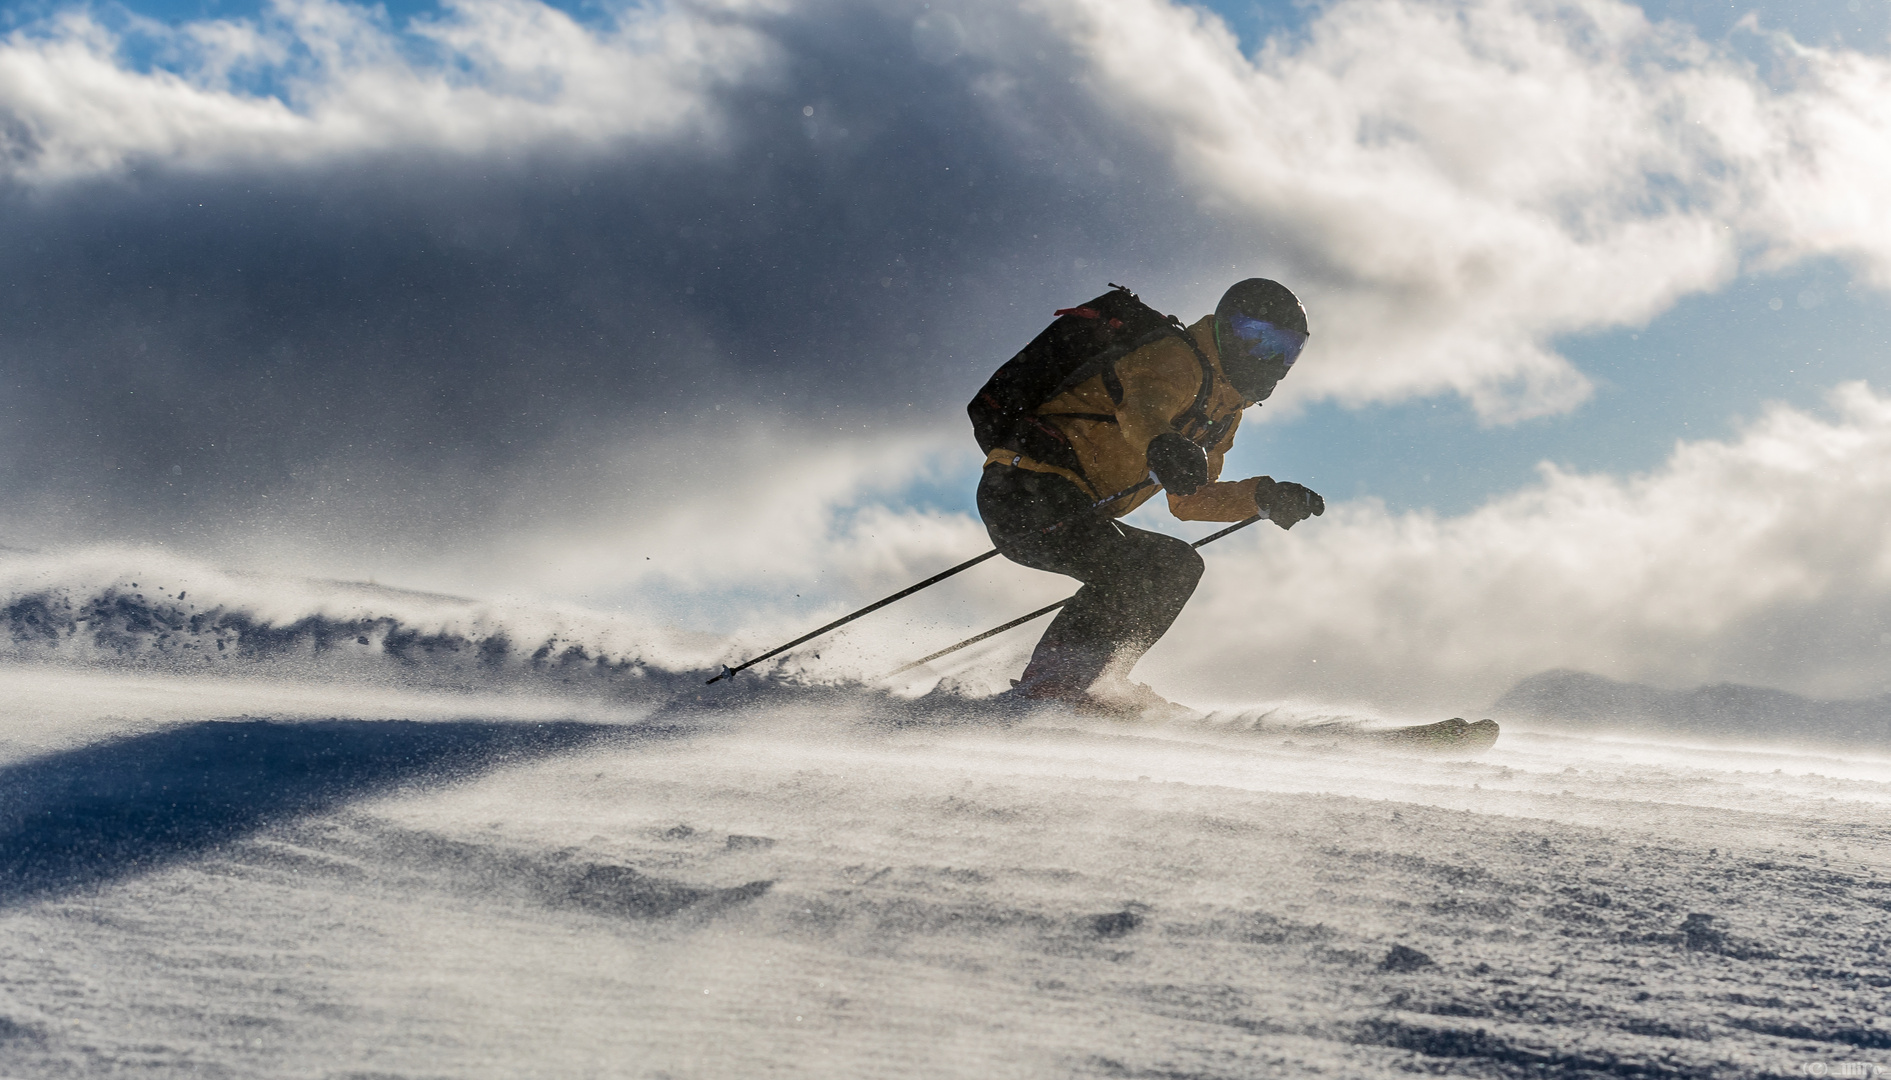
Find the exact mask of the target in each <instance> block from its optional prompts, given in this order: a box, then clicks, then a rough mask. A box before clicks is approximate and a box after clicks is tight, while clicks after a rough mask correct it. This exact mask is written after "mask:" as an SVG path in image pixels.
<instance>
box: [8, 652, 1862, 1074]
mask: <svg viewBox="0 0 1891 1080" xmlns="http://www.w3.org/2000/svg"><path fill="white" fill-rule="evenodd" d="M0 678H5V679H6V680H7V684H8V685H9V686H11V687H19V688H22V692H21V693H19V694H16V695H14V696H12V697H10V698H8V699H7V701H6V703H5V704H4V705H0V731H4V733H5V735H6V736H7V739H8V742H7V746H8V747H9V749H8V750H7V755H8V756H7V760H6V763H5V764H4V766H0V772H3V773H4V775H0V791H4V792H5V793H6V794H5V798H4V802H0V808H3V810H0V860H3V861H0V871H3V873H0V1018H4V1019H3V1020H0V1075H7V1076H34V1077H40V1076H102V1075H119V1074H128V1073H134V1072H135V1073H137V1074H138V1075H141V1076H151V1077H172V1076H175V1077H184V1076H191V1077H199V1076H218V1075H221V1076H270V1077H277V1076H281V1077H365V1076H373V1077H415V1078H418V1077H440V1076H452V1077H495V1078H497V1077H505V1078H514V1077H569V1076H634V1077H659V1076H664V1077H731V1078H750V1077H765V1076H806V1077H822V1078H828V1077H861V1078H876V1080H877V1078H880V1077H886V1076H891V1075H907V1076H920V1077H932V1076H965V1077H1069V1076H1095V1077H1184V1076H1185V1077H1215V1078H1221V1077H1226V1078H1235V1077H1254V1076H1286V1075H1293V1076H1300V1075H1316V1076H1317V1075H1324V1076H1337V1077H1360V1076H1377V1075H1391V1074H1402V1073H1406V1072H1418V1073H1422V1074H1439V1075H1456V1076H1518V1077H1522V1076H1530V1077H1541V1076H1558V1077H1576V1076H1582V1077H1592V1076H1642V1077H1715V1078H1721V1077H1786V1076H1795V1077H1797V1076H1805V1075H1810V1074H1809V1073H1808V1071H1807V1070H1808V1068H1810V1067H1814V1066H1819V1067H1827V1068H1832V1069H1836V1068H1838V1067H1840V1066H1849V1065H1854V1064H1863V1063H1879V1064H1886V1065H1891V1049H1888V1048H1891V1027H1887V1026H1886V1025H1885V1023H1884V1021H1883V1020H1882V1018H1881V1013H1882V1008H1881V1003H1882V995H1883V992H1884V987H1886V986H1888V985H1891V952H1886V951H1885V948H1886V934H1887V926H1888V925H1891V916H1887V914H1886V912H1887V910H1888V909H1891V852H1887V848H1886V837H1887V835H1888V830H1887V825H1891V761H1886V760H1882V759H1874V758H1864V757H1858V756H1850V757H1846V756H1837V755H1816V754H1809V753H1795V752H1790V751H1783V750H1756V749H1741V748H1738V747H1735V746H1730V745H1706V744H1697V745H1693V746H1681V745H1675V744H1672V743H1666V742H1659V741H1651V740H1641V741H1633V740H1625V739H1605V738H1600V737H1584V736H1570V735H1557V734H1533V733H1529V732H1518V731H1512V732H1509V733H1507V734H1506V736H1505V738H1504V739H1503V740H1502V741H1501V742H1500V743H1499V744H1498V746H1497V748H1496V749H1494V750H1493V751H1491V752H1490V753H1488V754H1487V755H1485V756H1484V757H1482V758H1480V759H1478V760H1476V761H1454V760H1449V759H1434V758H1411V757H1402V756H1395V755H1388V754H1382V753H1376V752H1373V751H1370V750H1367V749H1362V748H1360V747H1359V746H1356V745H1351V744H1343V743H1337V742H1331V741H1324V740H1322V739H1321V738H1319V737H1318V736H1316V735H1312V734H1309V733H1307V732H1304V731H1302V732H1292V731H1288V732H1282V731H1280V730H1278V729H1277V728H1275V727H1272V726H1262V727H1258V728H1257V727H1256V726H1255V725H1252V724H1250V723H1247V722H1245V721H1242V720H1224V721H1221V722H1212V723H1191V724H1172V725H1160V726H1123V725H1105V724H1099V723H1094V722H1084V721H1078V720H1076V719H1074V718H1066V719H1058V718H1055V717H1049V718H1040V719H1038V720H1036V721H1033V722H1030V723H1024V724H994V723H989V722H981V721H979V720H978V719H977V717H976V716H975V715H964V714H955V713H954V712H953V711H952V710H948V709H933V710H930V711H928V710H927V709H925V708H922V707H919V706H916V705H915V704H914V703H910V702H900V701H896V700H893V699H888V698H884V697H879V696H876V695H872V694H866V693H864V692H858V691H843V690H801V691H792V690H770V689H769V688H767V687H766V686H760V685H757V686H753V687H750V688H749V689H748V690H747V692H746V693H745V695H743V696H741V697H739V698H737V699H736V700H735V701H734V702H733V703H730V702H727V701H725V700H723V699H712V700H709V701H703V702H698V701H697V700H695V697H694V695H690V696H687V697H684V698H681V699H671V700H669V701H667V702H665V703H663V704H662V705H661V706H660V707H657V708H654V709H650V708H644V707H638V708H635V709H632V708H629V707H623V708H622V709H620V711H619V712H617V713H612V712H610V711H609V707H608V706H607V705H605V704H602V703H598V702H596V701H593V702H592V705H591V706H590V707H591V709H592V711H591V712H590V713H589V714H588V715H586V716H585V717H584V718H582V719H577V720H570V721H563V722H558V721H554V720H552V719H551V717H553V716H555V715H556V710H555V708H553V709H550V710H549V711H548V708H547V705H546V699H545V698H543V697H539V696H533V695H520V694H517V693H515V692H511V691H507V692H503V693H484V694H482V693H479V692H474V691H458V692H454V693H451V694H448V693H433V694H421V693H419V692H416V691H411V690H402V691H391V690H387V689H385V688H375V687H372V686H368V685H363V686H358V687H353V688H349V687H345V686H342V685H341V684H339V683H337V682H336V681H334V680H332V679H331V680H323V681H317V682H314V683H308V684H301V685H298V684H294V683H291V682H289V681H286V680H253V681H250V682H247V683H246V682H244V681H243V680H232V679H229V678H227V677H225V678H217V679H203V678H192V677H186V676H182V675H173V674H155V673H150V672H138V671H124V670H119V671H96V670H84V671H73V670H71V669H69V668H67V669H49V668H47V667H45V666H42V665H35V666H31V667H19V666H15V667H12V668H9V669H7V670H5V671H4V672H0ZM245 694H248V695H250V696H251V698H252V700H253V701H254V702H255V703H256V704H258V706H259V708H257V709H253V710H250V711H251V712H252V714H253V715H252V716H251V717H249V718H246V719H235V720H215V719H209V717H214V716H216V715H219V714H220V713H221V714H227V712H228V711H229V706H230V705H231V704H232V703H233V701H234V700H235V699H237V698H240V697H242V696H244V695H245ZM140 703H144V704H142V705H141V704H140ZM349 703H352V704H353V706H354V709H353V711H352V712H345V711H342V709H341V708H340V707H341V706H343V705H345V704H349ZM423 705H424V706H425V707H420V706H423ZM716 705H721V706H722V707H712V706H716ZM324 710H332V711H329V712H327V715H328V716H330V717H337V716H338V717H340V718H339V719H325V718H323V714H324ZM257 713H269V714H271V715H273V716H274V717H275V719H263V718H260V717H258V716H257V715H254V714H257ZM297 716H299V717H302V718H301V719H291V717H297ZM401 716H407V717H410V718H411V719H397V718H398V717H401ZM390 718H395V719H390ZM1834 1075H1843V1074H1840V1073H1834Z"/></svg>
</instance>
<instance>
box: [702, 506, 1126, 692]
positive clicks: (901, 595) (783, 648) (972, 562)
mask: <svg viewBox="0 0 1891 1080" xmlns="http://www.w3.org/2000/svg"><path fill="white" fill-rule="evenodd" d="M1153 483H1155V480H1154V479H1145V480H1143V481H1141V482H1140V483H1137V484H1132V485H1131V486H1129V487H1126V488H1124V489H1123V490H1121V491H1119V492H1117V493H1116V494H1114V495H1110V496H1108V497H1106V498H1102V499H1098V500H1097V501H1096V502H1093V503H1091V504H1090V509H1092V510H1100V509H1102V508H1103V507H1105V506H1108V505H1109V504H1111V503H1113V502H1115V501H1116V500H1118V499H1121V498H1123V497H1125V496H1127V495H1132V494H1134V493H1136V492H1138V491H1141V490H1142V489H1144V488H1146V487H1148V486H1149V485H1151V484H1153ZM1057 524H1058V525H1062V524H1063V522H1061V521H1060V522H1058V523H1057ZM1050 527H1051V528H1055V527H1056V526H1055V525H1053V526H1050ZM996 554H998V549H997V548H992V549H991V550H990V551H987V552H986V553H985V554H983V555H979V556H977V557H975V558H970V559H967V560H965V561H964V562H962V563H960V564H959V565H957V566H955V567H953V568H951V569H950V570H941V571H940V572H939V573H936V574H934V575H932V576H931V577H929V578H927V579H926V580H924V581H922V582H920V583H919V584H917V585H909V586H907V587H906V588H904V589H901V590H900V591H899V592H896V593H894V594H893V595H892V596H889V597H887V598H885V599H884V600H877V601H875V602H873V603H871V604H868V605H867V606H866V607H863V608H861V609H860V610H859V611H856V612H854V613H853V614H851V615H843V616H841V617H840V618H838V619H835V620H834V621H833V622H831V623H828V624H827V625H826V626H823V627H821V628H820V629H818V630H810V631H808V632H807V633H805V634H802V635H801V636H800V637H798V638H795V639H794V640H793V641H790V642H788V643H787V644H786V645H777V646H775V647H774V648H772V649H770V650H768V651H767V652H765V653H763V654H762V655H760V656H757V657H755V658H754V659H752V660H747V661H744V662H743V663H740V664H737V665H736V666H734V667H730V666H729V665H727V664H724V665H722V670H721V671H719V672H717V673H716V675H715V677H714V678H712V679H708V680H706V681H705V682H704V683H703V685H704V686H708V685H711V684H713V683H719V682H721V681H722V680H724V679H728V678H733V677H734V676H735V675H737V674H738V673H740V672H742V671H744V670H746V669H748V668H751V667H754V666H755V665H756V664H759V663H761V662H762V661H764V660H766V659H768V658H769V657H771V656H779V655H780V654H782V653H784V652H787V651H788V650H789V649H792V648H794V647H795V646H796V645H800V644H802V643H804V642H808V641H813V640H814V639H815V638H817V637H820V636H821V635H822V634H825V633H827V632H828V631H829V630H833V629H835V628H837V627H841V626H845V625H847V624H848V623H850V622H853V621H854V620H855V619H858V618H860V617H861V616H863V615H871V614H873V613H874V612H876V611H878V610H880V609H881V608H883V607H885V606H887V605H888V604H890V603H892V602H893V601H895V600H904V599H905V598H906V597H909V596H911V595H913V594H914V593H916V592H918V591H919V590H921V589H925V588H930V587H931V586H934V585H937V584H939V583H940V582H941V581H944V580H945V579H946V578H949V577H951V576H952V575H954V574H956V573H959V572H960V571H962V570H970V569H971V568H972V567H974V566H977V565H978V564H979V563H982V562H984V561H985V560H986V559H989V558H991V557H992V556H993V555H996ZM1045 610H1049V609H1048V608H1047V609H1045ZM968 644H969V642H968ZM955 648H956V646H955ZM948 651H950V650H948Z"/></svg>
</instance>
